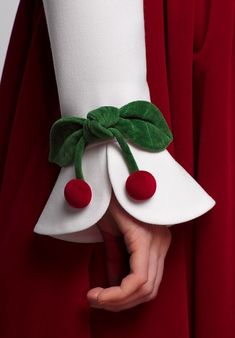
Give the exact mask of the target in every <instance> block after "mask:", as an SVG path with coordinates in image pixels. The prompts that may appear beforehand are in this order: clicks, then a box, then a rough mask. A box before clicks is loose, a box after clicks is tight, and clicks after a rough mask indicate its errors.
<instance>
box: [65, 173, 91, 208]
mask: <svg viewBox="0 0 235 338" xmlns="http://www.w3.org/2000/svg"><path fill="white" fill-rule="evenodd" d="M64 197H65V199H66V201H67V202H68V203H69V204H70V205H71V206H72V207H74V208H85V207H86V206H87V205H88V204H89V203H90V201H91V198H92V191H91V187H90V186H89V184H88V183H87V182H85V181H84V180H83V179H78V178H74V179H72V180H70V181H69V182H68V183H67V184H66V186H65V188H64Z"/></svg>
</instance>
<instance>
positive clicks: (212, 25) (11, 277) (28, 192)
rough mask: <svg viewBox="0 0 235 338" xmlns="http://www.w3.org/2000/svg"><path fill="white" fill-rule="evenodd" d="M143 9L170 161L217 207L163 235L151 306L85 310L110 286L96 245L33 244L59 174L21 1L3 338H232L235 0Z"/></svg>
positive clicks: (37, 44) (15, 39)
mask: <svg viewBox="0 0 235 338" xmlns="http://www.w3.org/2000/svg"><path fill="white" fill-rule="evenodd" d="M144 5H145V7H144V8H145V19H146V21H145V22H146V43H147V65H148V81H149V85H150V90H151V96H152V101H153V103H155V104H156V105H157V106H159V108H160V109H161V110H162V112H163V113H164V115H165V117H166V118H167V120H168V123H169V124H170V125H171V128H172V130H173V134H174V149H173V147H171V150H172V151H173V150H174V155H175V157H176V159H177V160H178V161H179V162H180V163H181V164H182V165H183V166H184V167H185V168H186V169H187V170H188V171H189V172H190V173H192V174H193V175H194V176H195V177H196V178H197V179H198V181H199V182H200V183H201V184H202V185H203V186H204V188H205V189H206V190H207V191H208V192H209V193H210V194H211V195H212V196H213V197H214V198H215V199H216V201H217V205H216V207H215V208H214V209H213V210H212V211H210V212H209V213H208V214H206V215H205V216H203V217H201V218H199V219H198V220H196V221H195V222H191V223H186V224H181V225H176V226H173V227H172V228H171V231H172V235H173V240H172V244H171V246H170V249H169V252H168V254H167V258H166V263H165V273H164V277H163V281H162V284H161V286H160V289H159V293H158V296H157V298H156V299H155V300H153V301H151V302H149V303H145V304H143V305H141V306H138V307H136V308H134V309H131V310H127V311H124V312H120V313H111V312H107V311H101V310H93V309H91V310H90V309H89V306H88V304H87V302H86V298H85V294H86V292H87V290H88V289H89V288H90V287H92V286H99V285H103V286H105V285H107V277H106V262H105V246H104V244H103V243H98V244H94V243H93V244H75V243H68V242H63V241H60V240H57V239H53V238H49V237H45V236H39V235H35V234H33V228H34V225H35V223H36V220H37V218H38V216H39V215H40V213H41V211H42V209H43V207H44V205H45V203H46V200H47V198H48V196H49V193H50V191H51V190H52V187H53V185H54V182H55V180H56V177H57V175H58V170H59V169H58V168H57V167H56V166H54V165H52V164H49V163H48V161H47V158H48V150H49V144H48V139H49V129H50V127H51V125H52V123H53V122H54V121H55V120H56V119H57V118H59V113H58V97H57V91H56V84H55V79H54V72H53V66H52V61H51V54H50V49H49V42H48V36H47V31H46V25H45V18H44V14H43V11H42V6H41V2H40V1H37V0H34V1H32V0H22V1H21V5H20V9H19V11H18V16H17V20H16V24H15V28H14V32H13V36H12V40H11V45H10V49H9V52H8V55H7V61H6V65H5V69H4V74H3V78H2V84H1V91H0V107H1V109H0V112H1V116H0V137H1V143H0V146H1V148H0V158H1V164H0V166H1V200H0V215H1V226H0V229H1V236H0V303H1V306H0V336H1V337H2V338H16V337H17V338H60V337H61V338H62V337H63V338H64V337H66V338H75V337H76V338H78V337H79V338H88V337H89V338H90V337H95V338H110V337H112V338H120V337H122V338H131V337H135V338H142V337H148V338H188V337H196V338H210V337H213V338H221V337H224V338H232V337H234V334H235V321H234V314H235V294H234V293H235V289H234V285H235V269H234V264H235V245H234V243H235V242H234V237H235V227H234V224H235V219H234V212H235V207H234V200H235V199H234V194H235V189H234V186H235V185H234V172H235V168H234V165H235V149H234V142H235V141H234V137H233V127H234V119H235V117H234V116H235V114H234V100H235V99H234V97H235V96H234V92H235V88H234V87H235V74H234V69H235V68H234V62H235V56H234V47H235V43H234V17H235V16H234V14H235V13H234V0H227V1H224V2H223V4H222V3H221V1H219V0H213V1H210V0H197V1H195V0H171V1H162V0H145V1H144ZM120 324H121V325H120Z"/></svg>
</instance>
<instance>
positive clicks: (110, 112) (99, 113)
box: [87, 106, 119, 128]
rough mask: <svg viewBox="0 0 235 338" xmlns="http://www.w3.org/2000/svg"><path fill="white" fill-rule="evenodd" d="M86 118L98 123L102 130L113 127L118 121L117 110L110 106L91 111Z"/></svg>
mask: <svg viewBox="0 0 235 338" xmlns="http://www.w3.org/2000/svg"><path fill="white" fill-rule="evenodd" d="M87 118H88V119H90V120H95V121H97V122H99V124H101V125H102V126H103V127H104V128H109V127H112V126H114V125H115V124H116V123H117V121H118V119H119V109H118V108H116V107H112V106H103V107H100V108H98V109H95V110H92V111H90V112H89V113H88V114H87Z"/></svg>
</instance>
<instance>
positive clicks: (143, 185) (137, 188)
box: [126, 170, 157, 201]
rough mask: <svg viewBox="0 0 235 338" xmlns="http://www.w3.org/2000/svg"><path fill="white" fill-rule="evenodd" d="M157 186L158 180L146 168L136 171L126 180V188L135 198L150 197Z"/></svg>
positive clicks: (141, 199)
mask: <svg viewBox="0 0 235 338" xmlns="http://www.w3.org/2000/svg"><path fill="white" fill-rule="evenodd" d="M156 188H157V182H156V180H155V178H154V176H153V175H152V174H151V173H150V172H148V171H145V170H138V171H134V172H133V173H132V174H130V175H129V177H128V178H127V180H126V190H127V192H128V194H129V196H130V197H132V198H133V199H135V200H139V201H143V200H147V199H149V198H150V197H152V196H153V195H154V193H155V191H156Z"/></svg>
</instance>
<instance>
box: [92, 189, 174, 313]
mask: <svg viewBox="0 0 235 338" xmlns="http://www.w3.org/2000/svg"><path fill="white" fill-rule="evenodd" d="M98 225H99V227H100V229H101V230H104V231H106V232H109V233H111V234H113V235H114V236H120V234H123V236H124V240H125V244H126V248H127V251H128V252H129V254H130V261H129V264H130V273H129V275H127V276H126V277H124V278H123V279H122V281H121V283H120V285H118V286H111V287H108V288H101V287H96V288H93V289H91V290H89V292H88V293H87V299H88V301H89V303H90V305H91V306H92V307H95V308H99V309H105V310H109V311H113V312H118V311H122V310H126V309H129V308H132V307H134V306H137V305H139V304H141V303H145V302H148V301H150V300H152V299H154V298H155V297H156V296H157V293H158V289H159V286H160V283H161V280H162V276H163V270H164V261H165V257H166V254H167V251H168V249H169V246H170V243H171V232H170V230H169V228H168V227H166V226H162V225H151V224H147V223H142V222H139V221H137V220H136V219H135V218H133V217H132V216H130V215H129V214H128V213H126V212H125V211H124V210H123V208H122V207H121V206H120V205H119V203H118V202H117V200H116V199H115V197H114V195H113V196H112V199H111V202H110V205H109V209H108V211H107V213H106V214H105V215H104V217H103V218H102V219H101V221H100V222H99V224H98Z"/></svg>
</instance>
